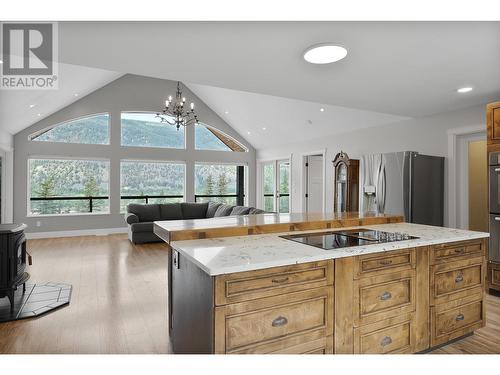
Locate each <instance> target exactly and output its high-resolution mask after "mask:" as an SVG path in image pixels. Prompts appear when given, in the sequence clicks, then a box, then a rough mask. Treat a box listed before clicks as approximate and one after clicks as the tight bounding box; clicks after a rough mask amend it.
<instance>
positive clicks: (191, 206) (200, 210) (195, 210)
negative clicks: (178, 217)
mask: <svg viewBox="0 0 500 375" xmlns="http://www.w3.org/2000/svg"><path fill="white" fill-rule="evenodd" d="M181 208H182V218H183V219H184V220H189V219H204V218H206V217H207V209H208V202H207V203H181Z"/></svg>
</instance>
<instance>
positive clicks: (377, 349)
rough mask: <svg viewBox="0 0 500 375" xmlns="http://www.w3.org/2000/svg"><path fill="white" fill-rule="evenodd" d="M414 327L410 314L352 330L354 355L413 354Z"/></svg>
mask: <svg viewBox="0 0 500 375" xmlns="http://www.w3.org/2000/svg"><path fill="white" fill-rule="evenodd" d="M414 349H415V327H414V319H413V315H412V314H403V315H401V316H399V317H397V318H393V319H390V320H387V321H382V322H378V323H375V324H370V325H365V326H363V327H359V328H356V329H355V330H354V354H389V353H394V354H396V353H399V354H400V353H413V352H414Z"/></svg>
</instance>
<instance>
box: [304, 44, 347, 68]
mask: <svg viewBox="0 0 500 375" xmlns="http://www.w3.org/2000/svg"><path fill="white" fill-rule="evenodd" d="M346 56H347V50H346V49H345V48H344V47H342V46H337V45H333V44H317V45H315V46H312V47H309V48H308V49H307V50H306V52H304V60H306V61H307V62H309V63H311V64H330V63H334V62H336V61H339V60H342V59H343V58H344V57H346Z"/></svg>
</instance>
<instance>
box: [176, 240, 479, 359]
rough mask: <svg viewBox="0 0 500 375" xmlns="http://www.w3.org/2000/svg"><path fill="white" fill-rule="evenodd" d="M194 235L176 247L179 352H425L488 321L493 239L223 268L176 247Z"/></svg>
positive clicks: (179, 245)
mask: <svg viewBox="0 0 500 375" xmlns="http://www.w3.org/2000/svg"><path fill="white" fill-rule="evenodd" d="M476 233H477V232H476ZM201 241H213V240H201ZM187 242H189V243H190V244H192V243H194V241H180V242H177V243H174V244H173V245H174V247H173V258H175V260H174V262H173V263H174V267H173V270H172V281H173V290H172V298H173V300H172V302H173V303H172V323H173V324H172V331H171V339H172V345H173V349H174V352H175V353H220V354H223V353H224V354H226V353H227V354H232V353H235V354H243V353H260V354H263V353H294V354H301V353H304V354H306V353H308V354H313V353H314V354H334V353H335V354H370V353H374V354H385V353H418V352H425V351H428V350H430V349H431V348H433V347H436V346H440V345H442V344H445V343H447V342H450V341H452V340H454V339H457V338H460V337H463V336H466V335H468V334H471V333H472V332H473V331H474V330H476V329H478V328H481V327H483V326H484V324H485V312H484V302H483V298H484V291H485V288H486V251H487V239H486V238H475V239H470V240H466V241H458V242H446V243H437V244H436V243H434V244H432V245H428V246H414V247H408V248H401V249H395V250H390V251H380V252H374V253H369V254H363V255H355V256H343V257H340V258H335V259H325V260H319V261H312V262H306V263H299V264H291V265H285V266H279V267H268V268H263V269H257V270H250V271H243V272H228V273H224V274H218V275H210V274H209V273H207V272H206V271H205V270H203V269H202V268H203V267H201V266H200V264H197V262H196V261H193V259H190V257H189V256H186V255H185V254H184V253H181V252H178V251H177V250H175V248H179V249H180V248H182V247H183V245H184V243H187ZM434 242H436V241H434ZM210 243H213V242H210ZM216 243H217V242H216ZM203 244H204V242H203ZM219 245H221V246H220V248H219V249H218V250H217V251H222V252H224V251H229V250H228V249H226V250H224V248H223V247H224V246H223V245H224V244H223V243H219ZM304 246H305V245H304ZM207 262H209V261H207Z"/></svg>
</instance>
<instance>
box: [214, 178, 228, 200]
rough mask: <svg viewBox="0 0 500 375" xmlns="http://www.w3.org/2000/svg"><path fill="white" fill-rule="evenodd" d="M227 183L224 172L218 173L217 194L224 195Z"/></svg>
mask: <svg viewBox="0 0 500 375" xmlns="http://www.w3.org/2000/svg"><path fill="white" fill-rule="evenodd" d="M227 185H228V180H227V176H226V172H222V173H221V174H219V180H218V181H217V193H218V194H219V195H226V194H227ZM221 200H224V198H222V199H221Z"/></svg>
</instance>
